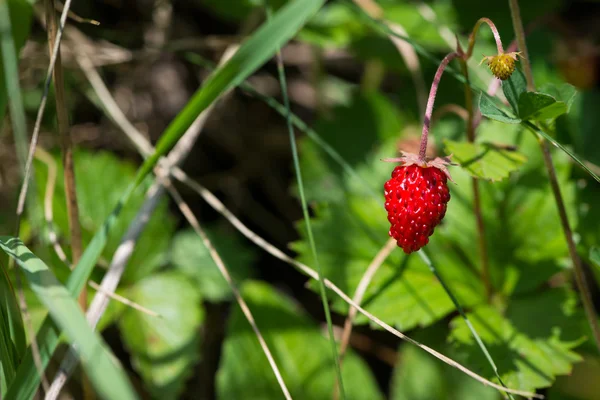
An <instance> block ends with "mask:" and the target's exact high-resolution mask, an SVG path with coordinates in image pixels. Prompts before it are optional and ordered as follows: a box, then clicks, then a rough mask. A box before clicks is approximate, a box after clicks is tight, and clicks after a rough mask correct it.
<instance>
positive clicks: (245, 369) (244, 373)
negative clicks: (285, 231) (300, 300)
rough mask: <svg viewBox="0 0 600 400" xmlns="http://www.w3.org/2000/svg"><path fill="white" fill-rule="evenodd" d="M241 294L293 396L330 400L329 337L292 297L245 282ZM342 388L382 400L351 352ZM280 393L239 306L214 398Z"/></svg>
mask: <svg viewBox="0 0 600 400" xmlns="http://www.w3.org/2000/svg"><path fill="white" fill-rule="evenodd" d="M242 295H243V297H244V299H245V300H246V301H247V303H248V307H249V308H250V310H251V311H252V314H253V315H254V318H255V319H256V323H257V325H258V327H259V329H260V330H261V332H262V334H263V336H264V337H265V340H266V342H267V345H268V346H269V349H270V350H271V352H272V353H273V357H274V359H275V362H276V363H277V366H278V367H279V370H280V371H281V374H282V376H283V380H284V382H285V383H286V385H287V387H288V389H289V391H290V393H291V396H292V397H293V398H297V399H315V400H320V399H330V398H331V396H332V393H333V387H334V383H335V373H334V368H333V365H332V364H331V360H330V348H329V343H328V341H327V338H325V337H323V334H322V332H321V330H320V328H319V327H318V326H317V325H316V324H315V323H314V322H313V321H312V320H311V319H309V318H308V317H307V316H306V315H305V313H304V312H302V310H300V309H298V306H297V304H296V303H295V302H293V301H292V300H291V299H290V298H287V297H285V296H283V295H282V294H279V293H278V292H276V291H275V290H274V289H273V288H271V287H270V286H268V285H266V284H264V283H258V282H246V283H245V284H244V285H243V287H242ZM343 379H344V386H345V389H346V390H347V392H348V393H351V394H352V399H356V400H358V399H365V400H367V399H368V400H376V399H382V398H383V396H382V395H381V393H380V392H379V390H378V388H377V384H376V382H375V379H374V378H373V376H372V375H371V372H370V371H369V368H368V367H367V365H366V364H365V363H364V362H363V361H362V360H361V359H360V358H359V357H357V356H356V355H355V354H353V353H352V352H351V351H350V352H348V353H347V354H346V357H345V359H344V370H343ZM281 397H282V394H281V389H280V388H279V384H278V383H277V380H276V379H275V375H274V374H273V373H272V372H271V368H270V366H269V364H268V362H267V359H266V357H265V355H264V353H263V351H262V349H261V348H260V345H259V343H258V340H257V339H256V335H255V334H254V332H253V331H252V329H251V327H250V325H249V324H248V322H247V320H246V318H245V317H244V316H243V314H242V313H241V311H240V310H239V308H238V307H236V308H235V310H234V311H233V314H232V315H231V318H230V321H229V326H228V328H227V336H226V340H225V343H224V345H223V353H222V356H221V363H220V367H219V371H218V373H217V398H220V399H242V398H244V399H278V398H281Z"/></svg>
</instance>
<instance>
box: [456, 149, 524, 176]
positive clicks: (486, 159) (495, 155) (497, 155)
mask: <svg viewBox="0 0 600 400" xmlns="http://www.w3.org/2000/svg"><path fill="white" fill-rule="evenodd" d="M444 144H445V146H446V150H447V152H448V153H449V154H452V161H454V162H457V163H459V164H460V165H461V167H462V168H464V169H465V170H466V171H467V172H469V174H471V176H474V177H476V178H482V179H488V180H491V181H497V180H501V179H504V178H506V177H508V175H509V174H510V173H511V172H513V171H515V170H517V169H518V168H519V167H520V166H521V165H523V164H524V163H525V161H527V158H526V157H525V156H524V155H523V154H521V153H519V152H517V151H516V150H512V149H507V148H503V147H500V146H498V145H494V144H491V143H468V142H455V141H452V140H445V141H444Z"/></svg>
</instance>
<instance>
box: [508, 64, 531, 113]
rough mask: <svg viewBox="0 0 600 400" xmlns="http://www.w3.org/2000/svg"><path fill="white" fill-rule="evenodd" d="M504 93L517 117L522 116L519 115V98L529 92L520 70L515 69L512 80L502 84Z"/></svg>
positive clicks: (509, 79)
mask: <svg viewBox="0 0 600 400" xmlns="http://www.w3.org/2000/svg"><path fill="white" fill-rule="evenodd" d="M502 91H503V92H504V96H506V100H508V103H509V104H510V106H511V107H512V109H513V111H514V113H515V115H521V114H520V113H519V97H521V94H523V93H525V92H526V91H527V81H526V80H525V75H523V72H522V71H521V70H520V69H519V68H516V69H515V72H513V74H512V75H511V76H510V78H508V79H507V80H505V81H503V82H502Z"/></svg>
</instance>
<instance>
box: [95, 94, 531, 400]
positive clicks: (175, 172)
mask: <svg viewBox="0 0 600 400" xmlns="http://www.w3.org/2000/svg"><path fill="white" fill-rule="evenodd" d="M95 89H96V90H97V89H99V88H97V87H95ZM109 96H110V94H109ZM113 117H114V116H113ZM300 121H301V120H300ZM125 122H126V119H125V120H123V121H121V123H120V124H119V126H120V127H121V128H122V129H124V132H127V135H128V136H129V135H132V134H133V131H132V132H128V129H129V128H128V125H127V124H125ZM303 124H304V126H306V124H305V123H303ZM134 136H135V135H134ZM135 139H139V142H136V146H137V147H138V148H139V151H140V152H145V151H146V150H148V149H149V150H151V149H152V147H151V145H150V143H149V142H148V141H147V140H146V139H145V138H144V137H143V136H135ZM149 152H150V151H148V153H149ZM349 168H351V167H349ZM353 173H354V174H356V172H354V171H353ZM171 174H172V176H173V177H174V178H176V179H177V180H179V181H181V182H182V183H184V184H185V185H187V186H188V187H190V188H191V189H192V190H194V191H195V192H197V193H198V194H199V195H200V196H201V197H202V198H203V199H204V200H205V201H206V202H207V203H208V204H209V205H210V206H211V207H212V208H213V209H215V211H217V212H218V213H220V214H221V215H223V216H224V217H225V218H226V219H227V220H228V221H229V222H230V223H231V224H232V225H233V226H234V227H235V228H236V229H238V230H239V231H240V233H242V234H243V235H244V236H245V237H246V238H248V239H249V240H250V241H252V242H253V243H255V244H256V245H257V246H259V247H260V248H262V249H264V250H265V251H266V252H268V253H269V254H271V255H273V256H274V257H276V258H278V259H280V260H282V261H283V262H286V263H288V264H290V265H292V266H294V267H295V268H297V269H298V270H300V271H301V272H302V273H304V274H306V275H308V276H309V277H311V278H312V279H315V280H317V279H318V275H317V272H316V271H314V270H313V269H311V268H309V267H308V266H306V265H305V264H302V263H300V262H298V261H296V260H294V259H293V258H291V257H289V256H288V255H286V254H285V253H283V252H282V251H281V250H279V249H277V248H276V247H275V246H273V245H272V244H270V243H268V242H267V241H266V240H265V239H263V238H262V237H260V236H258V235H257V234H256V233H254V232H253V231H251V230H250V229H249V228H248V227H247V226H245V225H244V224H243V223H242V222H241V221H240V220H239V219H237V218H236V217H235V215H233V214H232V213H231V212H230V211H229V210H228V209H227V208H226V207H225V206H224V205H223V203H221V202H220V201H219V199H218V198H216V197H215V196H214V195H213V194H212V193H210V192H209V191H208V190H207V189H205V188H204V187H203V186H202V185H200V184H199V183H198V182H195V181H193V180H191V179H189V178H188V177H187V175H186V174H185V173H184V172H183V171H182V170H181V169H180V168H178V167H173V168H172V169H171ZM324 283H325V285H326V286H327V287H328V288H329V289H330V290H332V291H333V292H335V293H336V294H337V295H338V296H340V297H341V298H342V299H343V300H344V301H345V302H347V303H348V304H350V305H351V306H352V307H354V308H356V309H357V310H358V312H360V313H361V314H363V315H365V316H366V317H367V318H369V319H370V320H371V321H373V322H374V323H375V324H377V325H379V326H380V327H382V328H383V329H385V330H386V331H388V332H390V333H391V334H393V335H395V336H396V337H398V338H400V339H403V340H406V341H408V342H410V343H411V344H413V345H415V346H418V347H420V348H421V349H422V350H424V351H426V352H428V353H430V354H431V355H433V356H434V357H436V358H438V359H439V360H441V361H443V362H444V363H447V364H448V365H451V366H452V367H454V368H457V369H458V370H460V371H462V372H463V373H465V374H467V375H469V376H470V377H472V378H473V379H475V380H477V381H479V382H480V383H482V384H484V385H487V386H490V387H493V388H495V389H496V390H499V391H501V392H509V393H513V394H518V395H520V396H524V397H529V398H531V397H535V398H542V396H540V395H536V394H534V393H530V392H525V391H519V390H514V389H505V388H503V387H501V386H500V385H497V384H495V383H493V382H491V381H489V380H487V379H485V378H483V377H481V376H479V375H477V374H475V373H474V372H472V371H470V370H469V369H467V368H465V367H464V366H462V365H461V364H459V363H457V362H456V361H454V360H452V359H450V358H448V357H446V356H444V355H443V354H441V353H439V352H437V351H435V350H433V349H431V348H429V347H427V346H425V345H422V344H421V343H419V342H417V341H414V340H413V339H411V338H410V337H408V336H406V335H404V334H403V333H401V332H399V331H398V330H396V329H394V328H393V327H391V326H389V325H388V324H386V323H385V322H383V321H381V320H380V319H378V318H377V317H375V316H374V315H372V314H371V313H369V312H368V311H366V310H364V309H363V308H362V307H360V305H359V304H357V303H355V302H354V301H353V300H352V299H350V297H348V296H347V295H346V294H345V293H344V292H343V291H342V290H340V289H339V288H338V287H337V286H335V285H334V284H333V283H332V282H331V281H329V280H327V279H325V280H324Z"/></svg>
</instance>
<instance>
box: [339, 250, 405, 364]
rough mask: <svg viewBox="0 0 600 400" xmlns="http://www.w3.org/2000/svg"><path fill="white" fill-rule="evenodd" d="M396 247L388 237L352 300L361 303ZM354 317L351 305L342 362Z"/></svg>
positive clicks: (342, 340)
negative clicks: (376, 275)
mask: <svg viewBox="0 0 600 400" xmlns="http://www.w3.org/2000/svg"><path fill="white" fill-rule="evenodd" d="M396 247H398V245H397V244H396V241H395V240H394V239H388V241H387V242H386V244H385V245H384V246H383V247H382V248H381V250H379V252H378V253H377V255H376V256H375V258H374V259H373V261H371V264H369V266H368V267H367V270H366V271H365V273H364V274H363V276H362V278H360V282H359V283H358V286H357V287H356V290H355V291H354V296H352V301H354V302H355V303H356V304H360V303H361V302H362V299H363V297H364V296H365V293H366V292H367V288H368V287H369V285H370V284H371V281H372V280H373V277H374V276H375V274H376V273H377V271H378V270H379V267H381V265H382V264H383V263H384V262H385V260H386V259H387V258H388V257H389V255H390V254H391V253H392V251H393V250H394V249H395V248H396ZM354 318H356V308H354V307H350V309H349V310H348V316H347V317H346V320H345V321H344V331H343V332H342V338H341V340H340V363H342V362H343V360H344V354H345V353H346V349H347V347H348V343H349V341H350V335H351V334H352V325H353V324H354Z"/></svg>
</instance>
